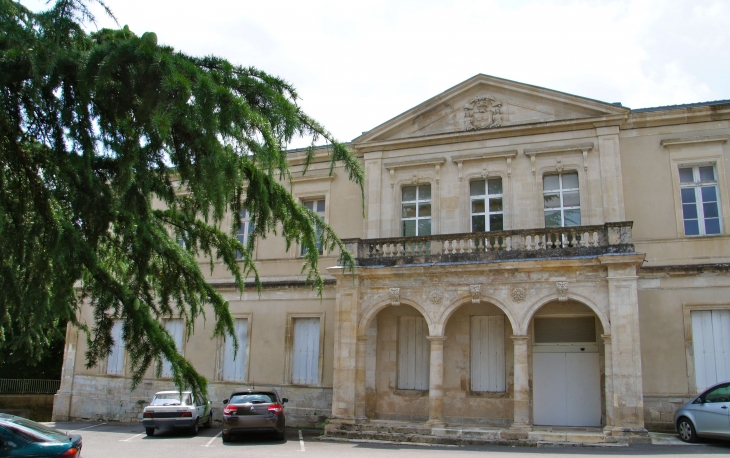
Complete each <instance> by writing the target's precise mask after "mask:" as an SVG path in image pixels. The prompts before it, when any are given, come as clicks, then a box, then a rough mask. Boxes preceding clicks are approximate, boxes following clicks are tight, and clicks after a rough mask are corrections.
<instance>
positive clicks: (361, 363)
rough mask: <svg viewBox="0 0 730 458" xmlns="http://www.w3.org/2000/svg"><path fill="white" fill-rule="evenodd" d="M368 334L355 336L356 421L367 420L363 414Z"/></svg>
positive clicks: (364, 409) (364, 407)
mask: <svg viewBox="0 0 730 458" xmlns="http://www.w3.org/2000/svg"><path fill="white" fill-rule="evenodd" d="M367 343H368V336H358V337H357V362H356V364H355V420H356V421H357V422H358V423H363V422H367V421H368V417H367V415H366V414H365V411H366V401H365V385H366V377H367V375H366V367H365V358H366V357H367V350H368V349H367Z"/></svg>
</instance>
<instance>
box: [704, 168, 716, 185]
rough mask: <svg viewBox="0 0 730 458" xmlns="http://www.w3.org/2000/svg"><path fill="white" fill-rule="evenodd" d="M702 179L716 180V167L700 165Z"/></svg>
mask: <svg viewBox="0 0 730 458" xmlns="http://www.w3.org/2000/svg"><path fill="white" fill-rule="evenodd" d="M700 181H715V168H714V167H712V166H709V167H700Z"/></svg>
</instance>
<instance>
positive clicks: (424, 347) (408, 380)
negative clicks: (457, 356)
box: [398, 316, 431, 390]
mask: <svg viewBox="0 0 730 458" xmlns="http://www.w3.org/2000/svg"><path fill="white" fill-rule="evenodd" d="M398 327H399V329H398V389H399V390H428V377H429V369H430V366H431V364H430V358H431V344H430V342H429V341H428V339H427V337H428V325H427V324H426V319H425V318H423V317H421V316H402V317H400V323H399V326H398Z"/></svg>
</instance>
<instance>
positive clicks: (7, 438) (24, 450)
mask: <svg viewBox="0 0 730 458" xmlns="http://www.w3.org/2000/svg"><path fill="white" fill-rule="evenodd" d="M0 456H8V457H11V456H12V457H14V456H18V457H21V456H29V457H30V456H32V457H37V458H46V457H47V458H80V457H81V436H79V435H78V434H65V433H62V432H61V431H58V430H56V429H53V428H49V427H48V426H43V425H41V424H40V423H36V422H34V421H31V420H28V419H26V418H23V417H16V416H15V415H7V414H3V413H0Z"/></svg>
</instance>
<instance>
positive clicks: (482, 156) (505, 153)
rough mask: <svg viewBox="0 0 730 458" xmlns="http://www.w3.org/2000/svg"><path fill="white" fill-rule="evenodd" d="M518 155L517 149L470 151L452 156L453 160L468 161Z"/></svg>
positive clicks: (457, 161)
mask: <svg viewBox="0 0 730 458" xmlns="http://www.w3.org/2000/svg"><path fill="white" fill-rule="evenodd" d="M515 156H517V150H516V149H514V150H509V151H493V152H489V153H468V154H455V155H453V156H451V160H452V161H453V162H456V163H459V162H466V161H478V160H485V159H497V158H512V157H515Z"/></svg>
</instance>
